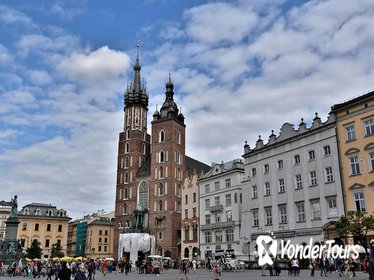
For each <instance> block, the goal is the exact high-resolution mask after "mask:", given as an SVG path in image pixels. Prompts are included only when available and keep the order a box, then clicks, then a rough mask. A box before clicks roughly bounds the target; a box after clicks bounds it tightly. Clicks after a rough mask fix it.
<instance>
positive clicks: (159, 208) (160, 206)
mask: <svg viewBox="0 0 374 280" xmlns="http://www.w3.org/2000/svg"><path fill="white" fill-rule="evenodd" d="M163 209H164V207H163V205H162V201H161V200H160V201H159V202H158V210H159V211H164V210H163Z"/></svg>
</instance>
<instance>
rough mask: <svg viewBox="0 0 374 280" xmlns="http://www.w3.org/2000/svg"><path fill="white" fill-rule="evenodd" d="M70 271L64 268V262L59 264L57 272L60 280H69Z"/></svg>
mask: <svg viewBox="0 0 374 280" xmlns="http://www.w3.org/2000/svg"><path fill="white" fill-rule="evenodd" d="M70 276H71V270H70V269H69V268H68V267H67V266H66V262H62V263H61V269H60V270H59V272H58V278H59V279H60V280H70Z"/></svg>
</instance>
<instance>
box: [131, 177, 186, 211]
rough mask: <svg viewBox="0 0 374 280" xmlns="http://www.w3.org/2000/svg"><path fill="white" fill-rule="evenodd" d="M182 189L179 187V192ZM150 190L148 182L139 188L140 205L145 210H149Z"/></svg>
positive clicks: (143, 182) (144, 182)
mask: <svg viewBox="0 0 374 280" xmlns="http://www.w3.org/2000/svg"><path fill="white" fill-rule="evenodd" d="M179 190H180V188H179V187H178V191H179ZM148 192H149V188H148V183H147V182H146V181H142V182H141V183H140V186H139V201H138V203H139V204H140V205H141V206H143V208H144V209H148V208H149V193H148Z"/></svg>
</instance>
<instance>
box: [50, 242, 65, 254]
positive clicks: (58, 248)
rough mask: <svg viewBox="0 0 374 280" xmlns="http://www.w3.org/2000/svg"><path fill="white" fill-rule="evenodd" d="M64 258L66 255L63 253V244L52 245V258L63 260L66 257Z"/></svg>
mask: <svg viewBox="0 0 374 280" xmlns="http://www.w3.org/2000/svg"><path fill="white" fill-rule="evenodd" d="M64 256H65V254H64V252H62V247H61V244H60V243H55V244H52V253H51V257H52V258H54V257H57V258H62V257H64Z"/></svg>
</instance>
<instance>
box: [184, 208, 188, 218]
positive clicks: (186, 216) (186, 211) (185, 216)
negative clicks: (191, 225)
mask: <svg viewBox="0 0 374 280" xmlns="http://www.w3.org/2000/svg"><path fill="white" fill-rule="evenodd" d="M184 218H185V219H188V209H184Z"/></svg>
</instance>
